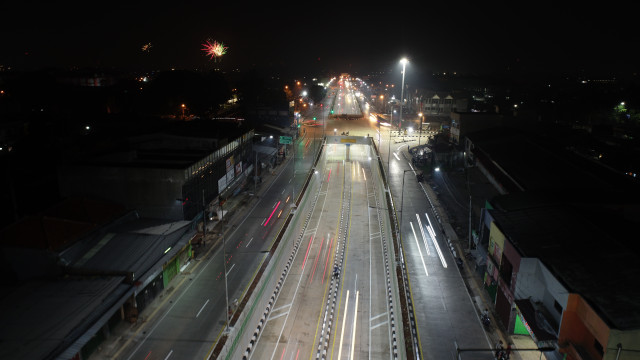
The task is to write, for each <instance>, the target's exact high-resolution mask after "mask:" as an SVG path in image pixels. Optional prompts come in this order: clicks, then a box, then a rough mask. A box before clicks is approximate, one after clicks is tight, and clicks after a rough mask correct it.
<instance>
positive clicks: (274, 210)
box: [264, 201, 280, 226]
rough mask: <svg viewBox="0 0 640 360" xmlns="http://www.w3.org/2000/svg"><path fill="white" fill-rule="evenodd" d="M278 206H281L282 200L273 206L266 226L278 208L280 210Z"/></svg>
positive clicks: (265, 224)
mask: <svg viewBox="0 0 640 360" xmlns="http://www.w3.org/2000/svg"><path fill="white" fill-rule="evenodd" d="M278 206H280V201H278V203H277V204H276V207H275V208H273V211H272V212H271V215H269V218H268V219H267V221H266V222H265V223H264V226H267V224H268V223H269V221H270V220H271V217H272V216H273V214H274V213H275V212H276V210H278Z"/></svg>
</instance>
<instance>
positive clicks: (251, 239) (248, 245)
mask: <svg viewBox="0 0 640 360" xmlns="http://www.w3.org/2000/svg"><path fill="white" fill-rule="evenodd" d="M251 241H253V238H251V239H250V240H249V242H248V243H247V246H245V247H249V244H251Z"/></svg>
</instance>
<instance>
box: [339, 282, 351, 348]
mask: <svg viewBox="0 0 640 360" xmlns="http://www.w3.org/2000/svg"><path fill="white" fill-rule="evenodd" d="M348 305H349V290H347V300H346V301H345V303H344V317H343V318H342V331H341V332H340V346H339V347H338V359H340V358H341V357H342V340H343V339H344V324H345V323H346V322H347V312H348V311H347V310H348V308H347V306H348Z"/></svg>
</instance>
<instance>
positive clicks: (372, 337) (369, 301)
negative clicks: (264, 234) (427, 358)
mask: <svg viewBox="0 0 640 360" xmlns="http://www.w3.org/2000/svg"><path fill="white" fill-rule="evenodd" d="M396 233H397V221H396V216H395V211H394V204H393V200H392V198H391V196H390V193H389V191H388V186H387V185H386V180H385V176H384V169H383V167H382V163H381V161H380V156H379V154H378V151H377V149H376V146H375V144H374V143H373V142H372V138H370V137H366V136H327V137H325V139H324V142H323V145H322V149H321V151H319V152H318V154H317V157H316V158H315V161H314V164H313V167H312V168H311V170H310V171H309V173H308V174H307V178H306V181H305V184H304V187H303V190H302V191H301V193H300V195H299V196H298V197H297V198H296V199H295V206H294V207H293V208H292V210H291V211H290V213H289V214H288V215H287V218H286V221H285V223H284V225H283V227H282V228H281V229H280V231H279V232H278V235H277V236H276V240H275V241H274V244H273V246H272V247H271V249H270V250H269V256H268V261H266V262H265V263H264V264H263V266H262V268H261V269H260V270H259V271H258V274H257V275H256V278H255V280H254V282H253V283H252V284H251V286H250V291H249V292H247V294H246V295H245V296H244V298H243V299H242V302H241V303H240V304H239V305H240V308H239V310H240V311H237V312H236V313H235V314H234V318H233V319H232V321H231V324H230V325H231V327H230V329H231V330H230V331H229V332H228V333H227V334H225V335H224V336H223V337H222V338H221V339H220V341H219V342H218V344H217V346H216V349H215V351H214V352H213V353H212V355H214V356H215V358H219V359H249V358H255V359H263V358H274V357H276V356H277V357H278V358H285V357H286V358H294V357H295V358H298V357H299V356H302V358H312V357H313V358H316V359H326V358H329V357H333V356H336V355H337V356H338V357H339V358H340V356H341V354H345V355H346V354H352V356H355V357H358V358H365V357H372V358H390V359H396V358H398V359H400V358H401V359H413V358H416V350H417V347H418V346H417V338H416V336H415V331H412V330H411V325H410V324H412V323H413V324H415V321H412V320H411V319H410V317H411V316H412V315H411V314H410V311H408V308H410V306H408V304H409V303H410V296H409V292H408V286H407V285H406V274H404V271H405V270H404V267H403V266H402V265H401V263H402V262H401V261H399V260H400V259H401V258H402V257H403V255H402V254H401V252H402V251H401V247H400V246H399V241H398V238H397V236H396V235H395V234H396Z"/></svg>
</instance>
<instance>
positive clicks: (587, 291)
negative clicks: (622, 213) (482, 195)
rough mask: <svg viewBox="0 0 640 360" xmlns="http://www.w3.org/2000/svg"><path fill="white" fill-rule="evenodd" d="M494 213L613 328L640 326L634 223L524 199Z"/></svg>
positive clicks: (523, 249) (528, 252)
mask: <svg viewBox="0 0 640 360" xmlns="http://www.w3.org/2000/svg"><path fill="white" fill-rule="evenodd" d="M508 197H510V195H506V196H502V197H501V198H503V199H504V198H508ZM497 203H500V199H498V201H497ZM500 208H502V209H500ZM490 212H491V215H492V216H493V218H494V220H495V222H496V225H497V226H498V227H499V228H500V229H501V230H502V232H503V233H504V234H505V236H507V238H508V239H509V240H510V242H511V243H512V244H513V245H514V246H515V247H516V248H517V249H518V251H519V252H520V254H521V255H522V256H523V257H530V258H538V259H540V261H542V262H543V263H544V264H545V265H546V266H547V267H548V268H549V269H550V270H551V271H552V272H553V273H554V274H556V276H557V277H558V279H559V280H560V281H561V282H562V283H564V284H565V286H567V288H568V289H569V290H570V291H572V292H574V293H577V294H580V295H581V296H583V297H584V298H585V299H586V300H587V301H588V302H589V303H590V304H591V305H592V306H593V308H594V309H595V310H596V311H598V312H599V313H600V314H601V315H602V317H603V319H605V320H606V321H607V322H608V323H609V325H610V326H611V327H613V328H616V329H620V330H625V329H637V328H640V303H639V302H638V301H637V299H640V287H637V286H629V285H630V284H634V283H637V281H638V279H639V278H640V263H638V261H637V258H638V254H639V252H638V246H637V245H635V244H633V243H632V242H631V239H633V237H630V234H633V233H634V230H635V225H634V224H631V223H629V222H627V221H624V220H621V219H616V217H615V216H612V215H611V214H608V213H606V212H602V213H596V212H594V211H590V210H589V208H588V207H584V206H580V205H576V204H568V203H556V204H553V203H550V202H547V203H545V202H544V201H542V202H537V203H536V202H534V203H532V204H531V206H529V207H527V206H524V203H523V202H520V206H517V207H515V206H514V207H512V208H511V209H509V210H508V211H505V210H504V207H503V206H500V205H499V206H498V208H497V209H494V210H490Z"/></svg>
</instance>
